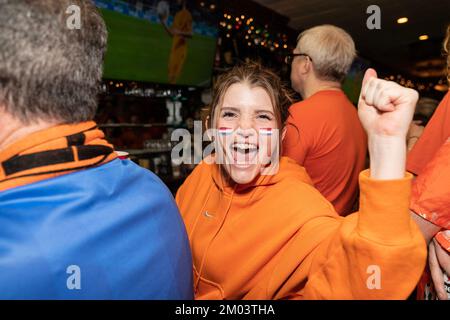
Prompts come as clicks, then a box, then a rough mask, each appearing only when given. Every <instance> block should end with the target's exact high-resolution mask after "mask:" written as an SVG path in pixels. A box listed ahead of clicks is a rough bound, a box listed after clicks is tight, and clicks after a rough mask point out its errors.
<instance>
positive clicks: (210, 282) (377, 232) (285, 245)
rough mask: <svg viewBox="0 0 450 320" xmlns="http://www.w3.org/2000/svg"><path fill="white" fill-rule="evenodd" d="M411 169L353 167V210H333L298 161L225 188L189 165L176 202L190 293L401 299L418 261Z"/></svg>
mask: <svg viewBox="0 0 450 320" xmlns="http://www.w3.org/2000/svg"><path fill="white" fill-rule="evenodd" d="M411 179H412V177H411V175H409V174H408V176H407V177H406V178H404V179H401V180H394V181H375V180H371V179H370V178H369V177H368V172H367V171H364V172H362V173H361V175H360V188H361V204H360V208H361V209H360V212H359V213H356V214H352V215H349V216H347V217H345V218H343V217H340V216H338V215H337V213H336V212H335V211H334V209H333V207H332V205H331V204H330V203H329V202H328V201H327V200H325V198H324V197H323V196H322V195H321V194H320V193H319V192H318V191H317V190H316V189H314V187H312V185H311V183H310V179H309V177H308V175H307V174H306V171H305V169H304V168H303V167H301V166H299V165H297V164H296V163H295V161H293V160H291V159H289V158H285V157H283V158H281V160H280V170H279V172H278V173H277V174H276V175H272V176H259V177H258V178H257V179H255V182H254V183H251V184H248V185H237V186H236V187H234V188H232V187H231V186H230V185H229V184H228V183H226V181H225V180H224V178H223V176H222V174H221V173H220V168H219V167H218V166H217V165H215V164H213V165H209V164H206V163H205V162H202V163H201V164H199V165H198V166H197V167H196V168H195V170H194V172H193V173H192V174H191V175H190V176H189V177H188V178H187V180H186V181H185V183H184V184H183V185H182V186H181V187H180V189H179V191H178V193H177V196H176V201H177V203H178V206H179V208H180V211H181V214H182V216H183V219H184V221H185V224H186V227H187V231H188V235H189V240H190V244H191V249H192V255H193V264H194V289H195V295H196V299H405V298H407V297H408V295H409V294H410V293H411V292H412V290H413V289H414V287H415V285H416V284H417V282H418V280H419V277H420V275H421V274H422V271H423V269H424V266H425V259H426V245H425V241H424V239H423V237H422V235H421V233H420V231H419V229H418V228H417V226H416V225H415V223H414V222H413V221H412V220H411V219H410V216H409V196H410V188H411Z"/></svg>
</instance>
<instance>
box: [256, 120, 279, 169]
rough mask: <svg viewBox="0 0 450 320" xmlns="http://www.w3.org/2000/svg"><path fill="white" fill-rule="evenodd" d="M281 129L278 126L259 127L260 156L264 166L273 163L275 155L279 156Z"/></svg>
mask: <svg viewBox="0 0 450 320" xmlns="http://www.w3.org/2000/svg"><path fill="white" fill-rule="evenodd" d="M278 137H279V130H278V129H276V128H261V129H259V146H260V150H259V156H260V158H259V159H260V163H261V164H262V165H263V166H267V165H271V164H272V163H273V161H274V160H277V159H274V157H276V158H278V156H279V155H278V153H279V152H278V150H279V139H278Z"/></svg>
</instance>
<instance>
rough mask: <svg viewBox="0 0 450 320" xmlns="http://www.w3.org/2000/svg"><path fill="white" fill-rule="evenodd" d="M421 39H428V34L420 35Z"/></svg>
mask: <svg viewBox="0 0 450 320" xmlns="http://www.w3.org/2000/svg"><path fill="white" fill-rule="evenodd" d="M419 40H422V41H423V40H428V35H427V34H423V35H421V36H420V37H419Z"/></svg>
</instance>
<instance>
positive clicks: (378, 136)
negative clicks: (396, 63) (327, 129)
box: [358, 69, 418, 180]
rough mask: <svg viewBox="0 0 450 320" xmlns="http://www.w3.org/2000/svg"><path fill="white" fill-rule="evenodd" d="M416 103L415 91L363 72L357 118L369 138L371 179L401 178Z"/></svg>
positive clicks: (371, 73)
mask: <svg viewBox="0 0 450 320" xmlns="http://www.w3.org/2000/svg"><path fill="white" fill-rule="evenodd" d="M417 99H418V94H417V92H416V91H414V90H412V89H407V88H404V87H402V86H400V85H398V84H396V83H394V82H391V81H386V80H381V79H378V78H377V73H376V72H375V70H373V69H368V70H367V71H366V74H365V76H364V80H363V84H362V88H361V95H360V97H359V102H358V115H359V119H360V120H361V123H362V125H363V127H364V129H365V130H366V132H367V136H368V146H369V154H370V176H371V178H373V179H378V180H392V179H401V178H403V177H404V175H405V162H406V134H407V132H408V129H409V124H410V123H411V120H412V117H413V114H414V109H415V106H416V102H417Z"/></svg>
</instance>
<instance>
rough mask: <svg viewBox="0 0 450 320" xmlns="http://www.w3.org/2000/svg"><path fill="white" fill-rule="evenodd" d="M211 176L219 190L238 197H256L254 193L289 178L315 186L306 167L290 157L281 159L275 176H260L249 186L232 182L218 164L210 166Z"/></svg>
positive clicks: (248, 184)
mask: <svg viewBox="0 0 450 320" xmlns="http://www.w3.org/2000/svg"><path fill="white" fill-rule="evenodd" d="M210 166H211V176H212V179H213V182H214V184H215V186H216V187H217V189H218V190H219V191H220V192H222V193H224V194H225V195H231V194H234V195H237V196H244V197H245V196H246V195H249V196H250V195H251V196H254V195H253V193H255V192H256V193H258V191H262V190H264V189H265V188H264V187H268V186H271V185H274V184H277V183H279V182H280V181H282V180H284V179H286V178H289V179H296V180H298V181H301V182H304V183H307V184H309V185H313V184H312V182H311V179H310V177H309V176H308V174H307V173H306V170H305V168H304V167H302V166H300V165H299V164H297V162H295V160H293V159H291V158H288V157H281V158H280V162H279V166H278V170H276V171H275V170H273V171H274V174H270V175H262V174H260V175H258V176H257V177H256V178H255V179H254V180H253V181H251V182H250V183H247V184H236V183H234V182H233V181H231V179H230V177H229V176H228V174H227V173H226V172H225V171H224V170H223V169H222V168H221V166H220V165H218V164H215V163H214V164H210Z"/></svg>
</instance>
